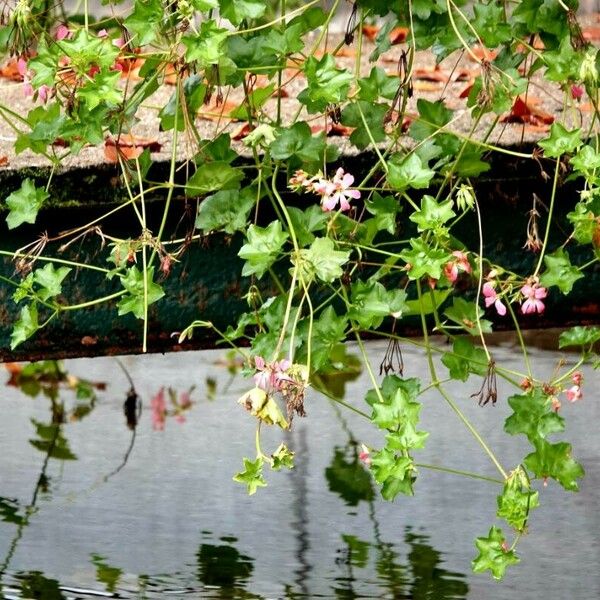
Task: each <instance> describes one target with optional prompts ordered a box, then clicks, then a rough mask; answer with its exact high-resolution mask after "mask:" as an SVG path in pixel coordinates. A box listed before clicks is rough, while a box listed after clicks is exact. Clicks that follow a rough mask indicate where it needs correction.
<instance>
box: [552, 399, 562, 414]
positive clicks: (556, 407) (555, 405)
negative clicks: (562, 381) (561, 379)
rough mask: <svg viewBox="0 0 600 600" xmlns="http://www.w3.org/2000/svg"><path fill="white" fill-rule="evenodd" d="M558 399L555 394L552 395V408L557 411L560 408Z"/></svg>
mask: <svg viewBox="0 0 600 600" xmlns="http://www.w3.org/2000/svg"><path fill="white" fill-rule="evenodd" d="M560 407H561V404H560V400H559V399H558V398H557V397H556V396H552V410H553V411H554V412H558V411H559V410H560Z"/></svg>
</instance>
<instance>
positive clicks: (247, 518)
mask: <svg viewBox="0 0 600 600" xmlns="http://www.w3.org/2000/svg"><path fill="white" fill-rule="evenodd" d="M384 351H385V346H384V345H382V344H379V343H372V344H370V345H369V352H370V355H371V356H372V357H373V362H377V363H378V362H379V360H380V358H381V357H382V355H383V353H384ZM494 354H495V355H496V357H497V360H498V361H500V362H503V361H508V363H504V364H505V366H509V367H512V368H516V369H520V368H521V364H520V362H519V355H518V353H517V352H515V351H514V350H513V348H512V347H511V346H510V345H506V346H504V347H500V348H497V349H495V350H494ZM222 356H223V353H222V352H220V351H205V352H192V353H185V354H183V353H182V354H172V355H167V356H135V357H125V358H123V359H122V363H123V365H124V366H125V368H126V370H127V372H128V373H129V375H130V377H131V379H132V380H133V382H134V384H135V388H136V390H137V392H138V394H139V396H140V398H141V399H142V403H143V410H142V413H141V417H140V420H139V423H138V426H137V428H136V430H135V438H133V437H132V436H133V435H134V432H133V431H132V430H131V429H129V428H128V427H127V425H126V422H125V417H124V415H123V402H124V399H125V397H126V396H127V392H128V390H129V388H130V384H129V381H128V380H127V378H126V376H125V374H124V372H123V371H122V370H121V369H120V367H119V365H118V364H117V363H116V361H115V359H112V358H97V359H79V360H69V361H65V368H66V369H67V371H68V372H69V373H71V374H72V375H75V376H78V377H82V378H86V379H88V380H92V381H95V382H104V383H105V384H106V388H105V389H104V390H102V389H99V390H97V391H96V393H97V401H96V402H95V405H94V407H93V410H91V412H90V413H89V414H84V413H85V412H86V410H85V407H86V406H87V404H86V403H83V404H81V403H80V405H79V409H78V408H77V406H78V405H77V403H76V401H75V399H74V397H73V394H72V392H70V391H63V392H61V395H60V399H61V400H64V402H65V406H67V407H68V408H67V410H69V411H70V412H69V413H68V414H67V416H66V418H67V421H68V422H67V423H66V424H65V425H64V426H63V427H62V428H61V435H60V438H59V439H58V440H56V439H55V440H54V447H53V450H52V453H53V454H54V455H55V456H57V458H50V459H48V460H46V456H47V455H48V444H49V442H48V427H51V425H48V424H49V423H51V410H50V401H49V400H48V399H47V398H44V397H43V396H41V395H39V396H37V397H34V398H32V397H31V396H28V395H26V394H24V393H23V392H21V391H20V390H19V389H18V388H16V387H12V386H4V383H5V382H7V381H8V380H9V374H8V372H6V373H4V372H2V371H0V386H2V387H0V416H1V419H2V425H1V427H0V573H2V575H1V587H2V592H0V595H2V594H3V596H2V597H4V598H9V599H10V598H41V599H44V600H45V599H48V600H54V599H63V598H64V599H67V598H99V597H100V598H101V597H114V598H148V599H155V598H170V597H175V598H176V597H180V596H181V597H184V598H265V599H266V598H290V599H293V598H344V599H353V598H414V599H431V600H444V599H452V598H456V599H458V598H473V599H489V600H495V599H505V598H515V597H518V598H521V599H529V598H531V599H537V598H543V599H544V600H554V599H556V600H559V599H561V600H562V599H566V598H569V599H572V598H573V599H588V598H590V599H591V598H598V597H600V572H599V569H598V566H599V565H600V545H599V542H600V516H599V515H600V513H599V511H598V500H599V499H600V485H599V484H600V438H599V436H598V422H599V417H600V408H599V404H598V401H599V396H598V390H600V374H599V373H597V372H594V371H592V370H591V369H590V370H589V371H587V372H586V373H585V375H586V380H585V384H584V399H583V401H581V402H578V403H576V404H573V405H570V404H568V403H567V402H563V410H562V414H563V415H564V416H565V418H566V419H567V430H566V432H565V434H563V435H564V437H565V438H566V439H567V440H569V441H570V442H571V443H572V444H573V451H574V455H575V457H576V458H577V459H579V460H580V461H581V462H582V463H583V465H584V467H585V469H586V477H585V479H584V480H583V482H582V484H581V491H580V492H579V493H578V494H572V493H566V492H564V491H563V490H562V488H559V487H558V485H556V484H554V483H553V482H551V483H550V484H549V485H548V487H546V488H543V487H541V486H538V487H539V489H540V501H541V504H542V506H541V508H539V509H538V510H536V511H535V512H534V514H533V516H532V518H531V520H530V533H529V535H527V536H526V537H525V538H524V539H523V540H522V541H521V543H520V546H519V553H520V555H521V557H522V561H521V563H520V564H518V565H516V566H514V567H512V568H511V569H510V570H509V572H508V575H507V577H506V579H505V581H503V582H500V583H498V582H495V581H493V580H491V579H490V577H489V575H487V574H484V575H474V574H472V573H471V572H470V561H471V559H472V558H473V557H474V555H475V548H474V545H473V539H474V538H475V537H477V536H479V535H487V532H488V530H489V528H490V526H491V525H492V524H493V523H494V513H495V496H496V494H497V493H498V491H499V488H498V487H497V486H496V485H494V484H492V483H488V482H485V481H476V480H470V479H464V478H461V477H457V476H455V475H451V474H446V473H440V472H434V471H429V470H424V469H422V470H421V471H420V478H419V480H418V482H417V486H416V495H415V497H412V498H407V497H403V496H399V497H398V498H397V499H396V501H395V502H394V503H387V502H385V501H383V500H382V499H381V498H380V497H379V496H378V492H377V490H376V489H375V488H374V487H373V488H371V483H370V479H369V478H368V477H366V475H365V473H364V471H363V469H362V466H361V464H360V463H359V461H358V459H357V455H358V451H359V449H358V447H357V443H360V442H365V443H367V444H369V445H372V446H375V447H378V446H380V445H381V440H380V437H379V434H378V433H377V432H376V431H375V430H374V428H373V427H372V426H371V425H370V424H369V423H368V422H367V421H365V420H363V419H361V417H360V416H359V415H357V414H355V413H352V412H350V411H348V410H346V409H343V408H342V409H340V408H339V405H335V404H333V403H332V402H331V401H329V400H328V399H326V398H325V397H324V396H321V395H319V394H317V393H315V392H312V393H311V394H310V395H309V397H308V399H307V403H306V408H307V412H308V417H307V418H305V419H299V418H296V419H295V421H294V426H293V429H292V431H291V432H289V433H287V434H283V439H284V440H285V441H286V442H287V443H288V445H289V446H290V447H291V448H292V449H293V450H295V451H296V468H295V469H294V470H293V471H291V472H278V473H272V472H268V473H266V478H267V481H268V487H267V488H261V489H259V490H258V492H257V493H256V495H254V496H252V497H248V496H247V495H246V492H245V488H244V487H243V486H241V485H239V484H236V483H234V482H233V481H232V479H231V478H232V475H233V474H234V473H235V472H237V471H239V470H240V468H241V465H242V456H250V457H253V453H254V419H253V418H252V417H250V416H249V415H248V414H247V413H246V412H245V411H244V410H243V409H242V408H241V407H240V406H239V405H238V404H237V403H236V400H237V398H238V397H239V396H240V395H241V394H242V393H243V392H245V391H246V390H247V389H248V387H249V381H248V380H244V379H243V378H242V377H241V376H239V375H238V376H231V374H230V373H229V372H228V371H227V369H226V368H224V367H223V366H221V365H219V359H220V358H221V357H222ZM559 358H560V355H559V354H557V353H553V352H547V351H542V350H534V351H533V353H532V360H533V362H534V365H535V371H536V374H538V375H540V376H542V375H544V374H546V375H548V374H549V373H551V372H552V370H553V368H554V367H555V365H556V362H557V360H558V359H559ZM569 360H571V358H570V357H568V356H567V361H569ZM404 362H405V371H404V374H405V376H420V375H422V376H425V368H426V364H425V360H424V357H423V355H422V354H421V352H420V351H419V350H410V349H405V350H404ZM479 382H480V380H479V379H478V378H472V379H471V380H470V381H469V382H467V384H460V383H459V384H454V385H452V386H451V389H452V392H453V394H454V397H455V398H456V399H457V400H458V401H459V403H460V405H461V407H462V408H463V410H464V411H465V412H466V413H467V415H468V416H469V417H470V418H472V419H473V422H474V423H475V424H476V426H477V427H478V428H479V430H480V432H481V433H482V434H483V436H484V437H485V438H486V439H487V440H488V442H489V444H490V445H491V446H492V448H494V450H495V451H496V453H497V455H498V456H499V458H500V459H501V461H502V462H503V464H504V465H505V467H508V468H511V467H513V466H514V465H515V464H516V463H517V462H518V461H519V459H520V458H522V457H523V456H524V455H525V454H526V453H528V452H529V450H528V449H527V443H526V442H525V441H524V440H521V439H520V438H518V437H515V438H509V437H508V436H506V435H505V434H504V433H503V431H502V425H503V422H504V419H505V418H506V416H507V415H508V414H509V409H508V408H507V406H506V402H505V399H506V395H507V393H509V388H508V387H505V386H503V385H502V384H501V383H500V386H499V401H498V403H497V404H496V406H490V405H488V406H486V407H483V408H481V407H478V406H477V405H476V403H475V401H474V400H473V399H471V398H470V397H469V396H470V394H471V393H472V392H474V391H476V390H477V388H478V387H479ZM192 386H195V388H194V389H193V390H192V391H191V400H192V406H191V408H190V409H188V410H185V414H184V416H185V422H183V423H181V422H178V420H177V419H176V418H168V419H167V422H166V424H165V428H164V431H155V430H154V429H153V427H152V421H151V411H150V399H151V398H152V397H153V396H155V395H156V393H157V392H158V391H159V390H160V388H161V387H164V388H165V397H166V398H167V402H169V394H168V388H169V387H170V388H172V390H173V391H174V392H175V394H176V396H177V399H178V400H177V401H178V402H179V399H180V398H181V394H182V393H185V392H187V391H189V390H190V388H191V387H192ZM100 387H102V386H100ZM369 387H371V386H370V385H369V382H368V379H367V377H366V375H364V374H363V375H361V376H360V377H358V378H357V379H355V380H354V381H352V382H349V383H348V384H347V386H346V395H345V399H346V401H347V402H348V403H350V404H353V405H354V406H357V407H359V408H365V406H366V405H365V404H364V400H363V398H364V394H365V391H366V390H367V389H369ZM30 391H32V390H30ZM33 391H35V390H33ZM510 393H512V391H510ZM422 399H423V404H424V406H423V410H422V413H421V416H422V429H425V430H427V431H430V432H431V435H430V437H429V439H428V442H427V447H426V449H425V450H422V451H420V452H419V451H417V452H416V453H415V454H417V456H416V458H417V460H418V461H419V462H423V463H432V464H443V465H445V466H447V467H454V468H459V469H465V470H470V471H473V472H476V473H480V474H482V475H489V476H492V477H494V476H496V473H495V472H494V468H493V465H491V463H490V462H489V459H488V458H487V457H486V456H485V455H484V454H483V453H482V452H481V450H480V449H479V447H478V446H477V444H476V443H475V441H474V440H473V439H472V438H471V437H470V435H469V434H468V432H466V431H465V430H464V428H463V426H462V425H461V423H460V422H459V421H458V420H457V419H456V417H455V416H454V413H452V411H451V410H450V408H449V407H448V406H447V405H446V404H445V403H444V401H443V400H442V399H441V398H440V397H438V396H437V395H436V394H434V393H431V394H429V393H427V394H424V395H423V397H422ZM73 407H75V408H73ZM45 424H46V425H45ZM44 427H46V429H44ZM280 441H281V435H280V434H278V433H277V432H275V431H268V432H266V434H265V435H264V442H263V445H264V446H265V449H268V451H269V452H270V451H273V450H274V449H275V448H276V446H277V445H278V444H279V442H280ZM128 451H129V453H128ZM61 458H62V460H61ZM125 458H127V460H126V461H125ZM348 474H350V479H349V481H350V483H348V482H347V481H346V483H345V482H344V480H345V479H346V477H347V475H348Z"/></svg>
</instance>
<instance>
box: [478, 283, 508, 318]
mask: <svg viewBox="0 0 600 600" xmlns="http://www.w3.org/2000/svg"><path fill="white" fill-rule="evenodd" d="M481 291H482V292H483V297H484V301H485V306H486V308H489V307H490V306H491V305H492V304H493V305H494V308H495V309H496V312H497V313H498V314H499V315H500V316H501V317H503V316H504V315H505V314H506V306H504V304H503V303H502V300H500V298H499V297H498V294H497V293H496V290H495V289H494V282H492V281H486V282H485V283H484V284H483V288H482V290H481Z"/></svg>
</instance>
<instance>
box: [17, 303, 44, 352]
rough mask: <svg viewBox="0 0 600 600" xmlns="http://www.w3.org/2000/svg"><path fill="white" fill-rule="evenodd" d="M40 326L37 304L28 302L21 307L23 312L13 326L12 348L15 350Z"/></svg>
mask: <svg viewBox="0 0 600 600" xmlns="http://www.w3.org/2000/svg"><path fill="white" fill-rule="evenodd" d="M39 328H40V325H39V321H38V311H37V306H36V305H35V304H28V305H27V306H24V307H23V308H21V314H20V316H19V319H18V320H17V322H16V323H15V324H14V326H13V330H12V334H11V336H10V349H11V350H14V349H15V348H16V347H17V346H18V345H19V344H21V343H22V342H24V341H25V340H27V339H28V338H30V337H31V336H32V335H33V334H34V333H35V332H36V331H37V330H38V329H39Z"/></svg>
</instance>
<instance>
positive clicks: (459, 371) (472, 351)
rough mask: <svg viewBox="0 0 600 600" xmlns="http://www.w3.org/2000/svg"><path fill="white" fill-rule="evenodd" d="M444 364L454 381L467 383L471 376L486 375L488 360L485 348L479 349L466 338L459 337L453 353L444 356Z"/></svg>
mask: <svg viewBox="0 0 600 600" xmlns="http://www.w3.org/2000/svg"><path fill="white" fill-rule="evenodd" d="M442 363H443V364H444V365H445V366H446V367H447V368H448V371H449V375H450V377H451V378H452V379H458V380H459V381H467V379H468V378H469V375H470V374H471V373H474V374H476V375H482V376H483V375H485V374H486V371H487V364H488V358H487V355H486V353H485V350H484V349H483V348H478V347H476V346H474V345H473V343H472V342H471V341H470V340H469V339H468V338H466V337H457V338H456V339H455V340H454V343H453V344H452V352H445V353H444V354H443V355H442Z"/></svg>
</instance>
